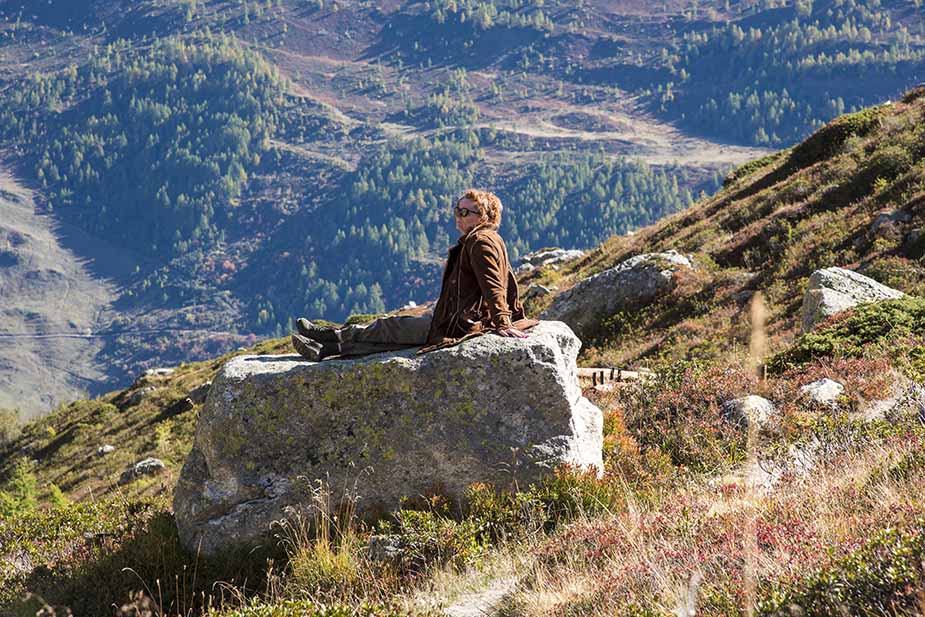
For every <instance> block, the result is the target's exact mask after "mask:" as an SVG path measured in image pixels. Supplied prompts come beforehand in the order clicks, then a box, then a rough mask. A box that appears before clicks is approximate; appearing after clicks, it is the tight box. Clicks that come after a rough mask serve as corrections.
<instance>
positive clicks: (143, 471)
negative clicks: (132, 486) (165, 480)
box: [119, 457, 167, 485]
mask: <svg viewBox="0 0 925 617" xmlns="http://www.w3.org/2000/svg"><path fill="white" fill-rule="evenodd" d="M166 468H167V466H166V465H165V464H164V461H162V460H161V459H159V458H153V457H149V458H146V459H144V460H141V461H138V462H137V463H135V464H134V465H133V466H132V467H131V468H130V469H126V470H125V471H124V472H123V473H122V475H121V476H120V477H119V484H120V485H121V484H128V483H129V482H131V481H132V480H134V479H136V478H138V477H140V476H153V475H155V474H158V473H161V472H162V471H163V470H164V469H166Z"/></svg>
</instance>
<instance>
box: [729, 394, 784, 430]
mask: <svg viewBox="0 0 925 617" xmlns="http://www.w3.org/2000/svg"><path fill="white" fill-rule="evenodd" d="M722 413H723V419H724V420H726V421H727V422H730V423H732V424H736V425H739V426H746V427H747V426H748V425H749V424H751V423H755V425H756V426H757V427H758V428H759V429H761V428H764V427H765V426H767V424H768V422H769V421H770V420H771V418H772V417H774V416H775V415H776V413H777V408H776V407H775V406H774V403H772V402H771V401H769V400H768V399H766V398H762V397H760V396H755V395H754V394H749V395H748V396H745V397H742V398H737V399H733V400H731V401H726V402H725V403H723V406H722Z"/></svg>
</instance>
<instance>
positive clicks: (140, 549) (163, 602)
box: [0, 497, 266, 615]
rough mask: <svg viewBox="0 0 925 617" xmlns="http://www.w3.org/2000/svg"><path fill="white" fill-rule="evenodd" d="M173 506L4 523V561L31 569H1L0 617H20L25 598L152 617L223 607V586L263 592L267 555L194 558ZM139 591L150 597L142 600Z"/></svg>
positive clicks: (124, 506)
mask: <svg viewBox="0 0 925 617" xmlns="http://www.w3.org/2000/svg"><path fill="white" fill-rule="evenodd" d="M168 507H169V504H168V503H167V500H166V499H165V498H163V497H162V498H159V499H146V500H133V501H125V500H121V499H107V500H100V501H95V502H78V503H70V504H67V505H64V506H61V507H56V508H51V509H44V510H43V509H39V510H33V511H31V512H26V513H22V514H17V515H15V516H10V517H7V516H0V555H18V556H19V559H20V560H21V561H22V562H24V563H29V564H31V566H32V568H31V571H29V570H27V571H22V570H17V569H16V567H15V565H12V564H9V563H5V564H4V565H3V566H2V567H0V614H3V615H7V614H17V610H18V608H17V607H18V606H19V603H20V600H21V598H22V596H23V594H24V593H25V592H31V593H32V594H35V596H37V597H40V598H42V599H43V601H44V602H47V603H48V604H50V605H52V606H55V607H67V608H68V609H69V610H70V611H71V612H73V614H75V615H109V614H112V607H113V606H114V605H115V606H120V605H122V604H123V603H125V602H126V601H128V602H129V603H133V602H134V603H135V604H138V605H141V604H150V603H152V602H156V605H155V607H156V611H155V612H154V614H161V613H164V614H183V615H185V614H188V613H196V612H197V611H199V610H202V609H204V608H206V607H208V606H210V605H215V603H216V602H218V601H219V600H220V596H221V592H222V589H221V588H220V587H219V586H216V582H217V581H222V582H227V583H229V584H239V583H241V582H243V581H245V580H246V581H248V582H249V589H248V590H249V591H250V592H254V591H259V587H257V586H258V585H259V584H260V583H261V581H263V580H265V578H266V559H265V553H264V552H261V551H257V552H253V553H251V554H243V553H241V552H233V553H232V552H229V553H228V554H226V555H222V556H218V557H215V558H209V559H206V558H204V557H201V556H197V555H195V554H190V553H188V552H186V551H185V550H184V549H183V547H182V546H181V545H180V541H179V538H178V536H177V526H176V523H175V521H174V518H173V515H172V514H170V513H169V512H168ZM255 587H257V589H255ZM141 589H144V590H145V591H146V592H150V593H146V594H144V596H142V597H139V595H138V592H139V590H141ZM33 614H34V611H33ZM59 614H65V613H64V612H61V613H59ZM68 614H70V613H68ZM138 614H143V613H138Z"/></svg>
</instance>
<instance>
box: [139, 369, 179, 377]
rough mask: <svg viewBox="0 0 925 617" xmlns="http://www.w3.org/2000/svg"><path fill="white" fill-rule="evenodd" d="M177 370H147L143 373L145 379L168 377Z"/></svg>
mask: <svg viewBox="0 0 925 617" xmlns="http://www.w3.org/2000/svg"><path fill="white" fill-rule="evenodd" d="M175 370H177V369H174V368H149V369H148V370H146V371H145V377H170V376H171V375H173V372H174V371H175Z"/></svg>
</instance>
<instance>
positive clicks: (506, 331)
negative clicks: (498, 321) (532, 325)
mask: <svg viewBox="0 0 925 617" xmlns="http://www.w3.org/2000/svg"><path fill="white" fill-rule="evenodd" d="M497 332H498V334H499V335H500V336H513V337H514V338H527V333H526V332H522V331H520V330H518V329H517V328H515V327H513V326H511V327H509V328H500V329H499V330H498V331H497Z"/></svg>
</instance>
